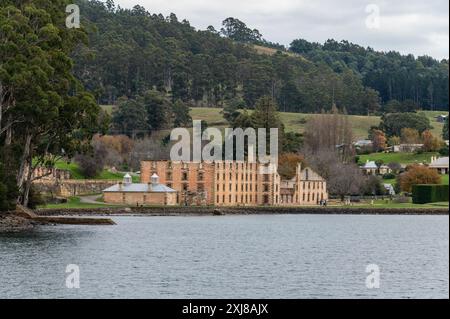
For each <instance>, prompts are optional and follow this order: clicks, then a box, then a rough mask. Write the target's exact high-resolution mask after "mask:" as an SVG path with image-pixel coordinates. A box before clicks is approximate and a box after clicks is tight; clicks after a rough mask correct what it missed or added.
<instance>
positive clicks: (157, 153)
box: [129, 134, 172, 170]
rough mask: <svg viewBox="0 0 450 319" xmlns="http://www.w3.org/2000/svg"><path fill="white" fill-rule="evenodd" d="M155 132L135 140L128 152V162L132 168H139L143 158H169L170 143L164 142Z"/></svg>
mask: <svg viewBox="0 0 450 319" xmlns="http://www.w3.org/2000/svg"><path fill="white" fill-rule="evenodd" d="M163 140H164V139H163V138H161V136H158V135H157V134H152V136H151V137H146V138H143V139H140V140H136V141H135V143H134V146H133V149H132V150H131V152H130V158H129V163H130V166H131V168H132V169H133V170H139V168H140V166H141V161H143V160H169V159H170V148H171V146H172V145H171V143H167V144H164V142H163Z"/></svg>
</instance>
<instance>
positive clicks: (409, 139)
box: [401, 127, 420, 144]
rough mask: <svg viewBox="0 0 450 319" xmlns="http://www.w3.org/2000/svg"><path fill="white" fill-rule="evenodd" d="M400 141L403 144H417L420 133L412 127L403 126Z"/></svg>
mask: <svg viewBox="0 0 450 319" xmlns="http://www.w3.org/2000/svg"><path fill="white" fill-rule="evenodd" d="M401 142H402V143H404V144H419V143H420V134H419V131H418V130H416V129H413V128H408V127H406V128H403V129H402V134H401Z"/></svg>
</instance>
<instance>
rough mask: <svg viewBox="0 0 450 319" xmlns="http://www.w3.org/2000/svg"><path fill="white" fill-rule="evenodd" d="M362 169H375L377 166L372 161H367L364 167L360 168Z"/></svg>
mask: <svg viewBox="0 0 450 319" xmlns="http://www.w3.org/2000/svg"><path fill="white" fill-rule="evenodd" d="M361 168H363V169H377V168H378V166H377V164H375V162H374V161H367V163H366V164H365V165H364V166H361Z"/></svg>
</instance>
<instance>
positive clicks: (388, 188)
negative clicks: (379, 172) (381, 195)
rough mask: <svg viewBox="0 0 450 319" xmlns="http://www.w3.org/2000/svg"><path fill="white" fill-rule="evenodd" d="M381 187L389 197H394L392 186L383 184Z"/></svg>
mask: <svg viewBox="0 0 450 319" xmlns="http://www.w3.org/2000/svg"><path fill="white" fill-rule="evenodd" d="M383 186H384V189H385V190H386V192H387V193H388V194H389V195H390V196H395V189H394V186H392V184H383Z"/></svg>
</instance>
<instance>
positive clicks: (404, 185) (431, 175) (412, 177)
mask: <svg viewBox="0 0 450 319" xmlns="http://www.w3.org/2000/svg"><path fill="white" fill-rule="evenodd" d="M399 176H400V178H399V182H400V186H401V189H402V191H404V192H408V193H409V192H411V190H412V186H413V185H437V184H440V183H441V182H442V181H441V175H439V174H438V173H437V172H436V171H435V170H433V169H430V168H428V167H425V166H420V165H412V166H409V167H408V168H407V171H406V172H405V173H403V174H401V175H399Z"/></svg>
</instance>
